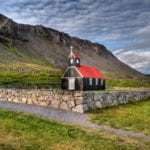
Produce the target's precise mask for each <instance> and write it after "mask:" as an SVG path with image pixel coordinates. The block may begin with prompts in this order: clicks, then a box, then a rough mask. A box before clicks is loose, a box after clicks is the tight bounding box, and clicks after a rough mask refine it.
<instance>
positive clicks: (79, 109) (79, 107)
mask: <svg viewBox="0 0 150 150" xmlns="http://www.w3.org/2000/svg"><path fill="white" fill-rule="evenodd" d="M72 111H74V112H79V113H84V112H86V111H88V107H87V105H86V104H83V105H77V106H75V107H74V108H72Z"/></svg>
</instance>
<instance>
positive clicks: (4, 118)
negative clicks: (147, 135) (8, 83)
mask: <svg viewBox="0 0 150 150" xmlns="http://www.w3.org/2000/svg"><path fill="white" fill-rule="evenodd" d="M0 125H1V127H0V149H1V150H8V149H9V150H20V149H22V150H42V149H44V150H48V149H49V150H50V149H52V150H62V149H64V150H79V149H81V150H88V149H89V150H117V149H119V150H126V149H129V150H130V149H131V150H132V149H133V150H134V149H136V150H137V149H139V150H141V149H142V150H148V149H149V148H150V143H148V142H145V141H142V140H140V141H139V140H135V139H127V138H119V137H116V136H114V135H110V134H108V133H104V131H101V132H94V131H90V130H88V129H83V128H81V127H77V126H73V125H66V124H62V123H58V122H55V121H49V120H46V119H41V118H40V117H35V116H31V115H27V114H23V113H16V112H11V111H7V110H2V109H0Z"/></svg>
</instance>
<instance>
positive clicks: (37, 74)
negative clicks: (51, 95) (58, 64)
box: [0, 63, 62, 87]
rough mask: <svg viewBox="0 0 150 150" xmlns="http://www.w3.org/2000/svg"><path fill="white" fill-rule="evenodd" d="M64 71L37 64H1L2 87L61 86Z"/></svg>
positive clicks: (0, 79) (0, 83)
mask: <svg viewBox="0 0 150 150" xmlns="http://www.w3.org/2000/svg"><path fill="white" fill-rule="evenodd" d="M61 74H62V71H61V70H59V69H57V68H53V67H51V66H42V65H36V64H26V63H20V64H0V85H3V86H8V85H9V86H21V87H22V86H38V87H49V86H60V77H61Z"/></svg>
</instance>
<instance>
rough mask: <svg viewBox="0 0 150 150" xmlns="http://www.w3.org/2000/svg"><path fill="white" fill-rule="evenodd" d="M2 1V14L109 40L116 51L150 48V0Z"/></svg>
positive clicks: (85, 37) (95, 39)
mask: <svg viewBox="0 0 150 150" xmlns="http://www.w3.org/2000/svg"><path fill="white" fill-rule="evenodd" d="M0 4H1V5H0V13H2V14H4V15H6V16H8V17H10V18H13V20H15V21H17V22H20V23H25V24H42V25H44V26H47V27H51V28H55V29H57V30H60V31H63V32H67V33H69V34H70V35H72V36H77V37H80V38H84V39H88V40H92V41H93V42H99V43H106V45H105V46H106V47H107V48H108V49H109V50H112V51H115V50H117V49H123V50H124V51H133V52H134V51H136V50H140V51H144V50H149V48H150V1H149V0H119V1H114V0H107V1H106V0H42V1H41V0H32V1H31V0H9V1H8V0H0ZM128 64H130V62H128Z"/></svg>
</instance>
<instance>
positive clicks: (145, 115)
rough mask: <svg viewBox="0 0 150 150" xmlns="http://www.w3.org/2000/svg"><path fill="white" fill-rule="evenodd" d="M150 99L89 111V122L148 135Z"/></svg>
mask: <svg viewBox="0 0 150 150" xmlns="http://www.w3.org/2000/svg"><path fill="white" fill-rule="evenodd" d="M149 100H150V98H147V99H145V100H143V101H141V102H135V101H134V102H133V101H132V102H130V103H129V104H126V105H120V106H117V107H112V108H106V109H101V110H96V111H91V118H90V121H91V122H94V123H97V124H103V125H108V126H111V127H114V128H121V129H125V130H132V131H136V132H142V133H144V134H150V101H149Z"/></svg>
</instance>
